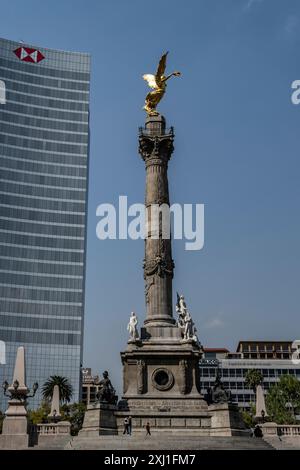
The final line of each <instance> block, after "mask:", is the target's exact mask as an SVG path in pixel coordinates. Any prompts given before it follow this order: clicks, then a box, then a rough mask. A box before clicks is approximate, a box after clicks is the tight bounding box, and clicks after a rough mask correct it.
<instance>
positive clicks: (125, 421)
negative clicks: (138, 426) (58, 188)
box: [123, 417, 129, 434]
mask: <svg viewBox="0 0 300 470" xmlns="http://www.w3.org/2000/svg"><path fill="white" fill-rule="evenodd" d="M128 426H129V420H128V418H127V417H126V418H125V419H124V431H123V434H129V429H128Z"/></svg>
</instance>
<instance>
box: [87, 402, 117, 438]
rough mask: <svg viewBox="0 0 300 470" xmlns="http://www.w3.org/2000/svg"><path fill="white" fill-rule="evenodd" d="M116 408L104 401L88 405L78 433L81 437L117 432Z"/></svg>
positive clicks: (110, 434)
mask: <svg viewBox="0 0 300 470" xmlns="http://www.w3.org/2000/svg"><path fill="white" fill-rule="evenodd" d="M116 409H117V407H116V406H115V405H108V404H107V405H106V404H104V403H101V404H99V403H97V404H94V405H88V407H87V410H86V412H85V415H84V421H83V425H82V429H81V430H80V432H79V435H80V436H81V437H94V436H106V435H108V436H112V435H115V434H117V424H116V417H115V411H116Z"/></svg>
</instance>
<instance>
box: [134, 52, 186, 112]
mask: <svg viewBox="0 0 300 470" xmlns="http://www.w3.org/2000/svg"><path fill="white" fill-rule="evenodd" d="M167 55H168V52H166V53H165V54H163V55H162V57H161V59H160V61H159V64H158V68H157V72H156V74H155V75H151V74H149V73H146V74H145V75H143V79H144V80H146V81H147V82H148V85H149V87H150V88H153V89H154V91H150V92H149V93H148V95H147V96H146V99H145V106H144V109H145V111H146V112H147V114H148V116H157V115H158V114H159V113H158V112H157V111H156V106H157V105H158V103H159V102H160V100H161V99H162V97H163V96H164V94H165V91H166V88H167V84H166V81H167V80H169V78H171V77H172V76H173V75H174V76H175V77H179V76H180V75H181V73H180V72H173V73H170V75H167V76H165V75H164V73H165V70H166V64H167Z"/></svg>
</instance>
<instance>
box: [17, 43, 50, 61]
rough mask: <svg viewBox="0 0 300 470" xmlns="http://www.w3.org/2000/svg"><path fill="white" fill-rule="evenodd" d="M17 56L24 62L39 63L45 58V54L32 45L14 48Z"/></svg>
mask: <svg viewBox="0 0 300 470" xmlns="http://www.w3.org/2000/svg"><path fill="white" fill-rule="evenodd" d="M14 53H15V54H16V56H17V57H18V58H19V59H20V60H22V61H23V62H32V63H34V64H37V63H38V62H41V60H43V59H45V56H44V55H43V54H42V53H41V52H40V51H39V50H37V49H32V48H31V47H23V46H22V47H18V48H17V49H15V50H14Z"/></svg>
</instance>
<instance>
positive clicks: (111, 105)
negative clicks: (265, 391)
mask: <svg viewBox="0 0 300 470" xmlns="http://www.w3.org/2000/svg"><path fill="white" fill-rule="evenodd" d="M0 6H1V17H0V31H1V37H5V38H8V39H13V40H23V41H24V42H25V43H29V44H35V45H40V46H43V47H49V48H57V49H65V50H77V51H84V52H90V53H91V54H92V85H91V160H90V193H89V223H88V258H87V285H86V313H85V315H86V318H85V360H84V365H85V366H91V367H92V368H93V369H94V371H95V372H96V371H103V370H104V369H108V370H109V371H110V373H111V377H112V381H113V383H114V384H115V385H116V386H117V388H119V386H120V384H121V365H120V357H119V351H120V350H123V349H124V348H125V347H126V341H127V332H126V324H127V322H128V318H129V314H130V311H131V310H135V311H136V312H137V314H138V317H139V320H140V324H141V323H142V321H143V319H144V314H145V307H144V285H143V276H142V259H143V250H144V246H143V241H141V240H140V241H130V240H122V241H112V240H111V241H99V240H98V239H97V238H96V233H95V229H96V223H97V218H96V207H97V205H98V204H100V203H102V202H109V203H116V202H117V200H118V196H119V195H127V196H128V200H129V203H135V202H143V200H144V183H145V172H144V164H143V162H142V160H141V159H140V158H139V156H138V152H137V129H138V127H139V126H140V125H143V123H144V119H145V114H144V112H143V110H142V106H143V101H144V97H145V94H146V93H147V86H146V83H145V82H144V81H143V80H142V78H141V76H142V74H143V73H146V72H148V73H151V72H154V71H155V69H156V65H157V61H158V59H159V57H160V55H161V53H162V52H164V51H165V50H169V51H170V54H169V64H168V68H169V70H170V71H172V70H174V69H178V70H181V71H182V77H181V78H180V79H176V80H173V81H170V84H169V86H168V93H167V95H166V97H165V98H164V100H163V101H162V102H161V105H160V108H159V109H160V111H161V112H162V113H163V114H164V115H165V116H166V119H167V122H168V124H169V125H173V126H174V127H175V132H176V140H175V152H174V154H173V158H172V160H171V162H170V167H169V180H170V196H171V201H172V202H178V203H203V204H205V246H204V248H203V250H201V251H199V252H195V251H193V252H189V251H185V250H184V242H183V241H176V242H174V248H173V256H174V259H175V266H176V269H175V277H174V283H173V287H174V294H175V292H176V290H178V291H180V292H183V293H184V294H185V297H186V301H187V304H188V307H189V308H190V311H191V313H192V315H193V317H194V320H195V322H196V324H197V327H198V332H199V337H200V339H201V341H202V343H203V344H204V345H206V346H209V347H214V346H215V347H223V346H224V347H228V348H229V349H234V348H235V347H236V345H237V342H238V341H239V340H240V339H248V338H250V339H279V340H284V339H298V338H299V323H300V321H299V274H300V273H299V271H300V268H299V264H300V263H299V258H300V256H299V238H300V236H299V235H300V233H299V232H300V223H299V202H300V201H299V200H300V189H299V179H300V164H299V160H300V156H299V123H300V105H299V106H295V105H293V104H292V103H291V83H292V82H293V81H294V80H296V79H300V62H299V45H300V4H299V2H298V1H297V0H286V1H279V0H226V1H224V0H189V1H185V2H183V1H174V0H164V1H157V0H152V1H151V2H148V1H147V2H146V1H142V0H138V1H137V0H127V1H126V0H110V1H102V0H98V1H96V0H86V1H85V2H83V1H82V0H81V1H78V0H72V1H71V0H64V1H58V0H52V1H51V2H50V1H44V2H40V1H34V0H27V1H26V2H24V1H21V0H20V1H18V0H10V1H6V0H1V1H0ZM174 300H175V299H174Z"/></svg>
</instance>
